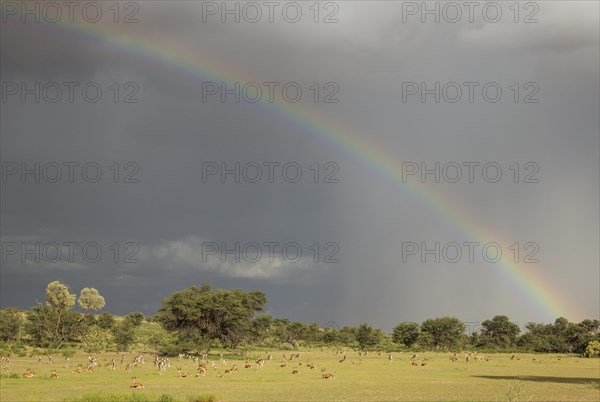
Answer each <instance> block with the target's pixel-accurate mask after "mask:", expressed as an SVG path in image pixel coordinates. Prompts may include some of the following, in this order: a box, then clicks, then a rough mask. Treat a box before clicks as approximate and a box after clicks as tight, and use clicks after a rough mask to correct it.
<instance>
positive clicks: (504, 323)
mask: <svg viewBox="0 0 600 402" xmlns="http://www.w3.org/2000/svg"><path fill="white" fill-rule="evenodd" d="M519 332H521V329H520V328H519V326H518V325H517V324H515V323H513V322H511V321H510V320H509V319H508V317H507V316H505V315H497V316H495V317H494V318H492V319H491V320H485V321H484V322H482V323H481V338H482V339H481V341H482V342H483V343H484V344H487V345H490V346H495V347H500V348H507V347H511V346H514V345H515V344H516V341H517V337H518V335H519Z"/></svg>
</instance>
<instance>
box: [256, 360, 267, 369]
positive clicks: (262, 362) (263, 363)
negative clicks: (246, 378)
mask: <svg viewBox="0 0 600 402" xmlns="http://www.w3.org/2000/svg"><path fill="white" fill-rule="evenodd" d="M264 365H265V360H264V359H258V360H257V361H256V371H258V369H261V368H263V366H264Z"/></svg>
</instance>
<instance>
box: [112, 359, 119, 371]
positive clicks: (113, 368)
mask: <svg viewBox="0 0 600 402" xmlns="http://www.w3.org/2000/svg"><path fill="white" fill-rule="evenodd" d="M110 369H111V370H112V371H115V370H116V369H117V361H116V360H115V359H112V360H111V361H110Z"/></svg>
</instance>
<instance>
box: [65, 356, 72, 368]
mask: <svg viewBox="0 0 600 402" xmlns="http://www.w3.org/2000/svg"><path fill="white" fill-rule="evenodd" d="M69 363H71V359H69V358H68V357H65V368H69Z"/></svg>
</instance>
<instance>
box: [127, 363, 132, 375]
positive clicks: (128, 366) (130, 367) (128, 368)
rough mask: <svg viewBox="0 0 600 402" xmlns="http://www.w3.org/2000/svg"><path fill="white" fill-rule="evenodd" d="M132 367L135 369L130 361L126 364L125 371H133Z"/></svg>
mask: <svg viewBox="0 0 600 402" xmlns="http://www.w3.org/2000/svg"><path fill="white" fill-rule="evenodd" d="M132 369H133V365H132V364H131V363H128V364H127V366H125V371H126V372H128V373H131V370H132Z"/></svg>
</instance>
